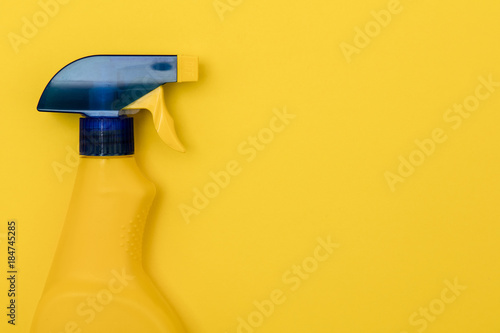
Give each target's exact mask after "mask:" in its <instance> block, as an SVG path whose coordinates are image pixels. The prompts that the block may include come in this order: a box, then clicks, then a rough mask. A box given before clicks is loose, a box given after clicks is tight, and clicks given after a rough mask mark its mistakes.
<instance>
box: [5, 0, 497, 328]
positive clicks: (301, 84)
mask: <svg viewBox="0 0 500 333" xmlns="http://www.w3.org/2000/svg"><path fill="white" fill-rule="evenodd" d="M228 1H229V0H221V3H223V4H226V6H230V7H231V9H232V10H228V11H226V12H224V14H223V15H222V17H223V18H224V19H223V20H222V19H221V17H220V15H219V14H218V13H217V11H216V9H215V8H214V6H213V2H212V0H184V1H172V0H144V1H119V2H116V1H113V2H112V1H97V0H87V1H83V0H71V1H69V2H68V3H67V4H64V5H63V4H60V5H59V9H58V12H57V13H55V15H54V16H53V17H50V18H49V19H48V22H42V23H45V25H43V26H41V27H40V28H38V32H36V33H35V34H34V36H32V37H30V38H27V43H23V44H21V45H18V52H15V48H14V47H13V46H12V44H11V42H9V37H8V36H9V34H10V33H15V34H18V35H22V28H23V24H24V23H23V18H26V19H27V20H29V21H32V20H33V16H34V15H35V16H36V15H37V13H39V12H40V11H41V10H42V9H41V7H40V4H38V3H37V2H36V1H34V0H30V1H23V2H16V3H11V4H8V5H7V4H4V5H5V8H4V9H3V10H1V11H0V20H1V22H2V24H1V26H0V36H1V39H0V45H1V46H0V47H1V52H0V69H1V71H0V73H1V74H2V76H1V79H0V100H1V102H2V103H1V104H2V106H1V116H2V118H1V122H0V126H1V127H0V141H1V153H2V162H1V166H0V174H1V184H2V185H1V194H0V195H1V206H0V208H1V209H0V228H1V229H0V235H1V237H2V239H0V241H1V242H2V244H1V245H0V249H1V250H0V263H1V265H0V269H1V272H2V273H1V274H0V277H1V279H0V295H2V296H1V297H0V302H1V304H0V305H1V306H0V308H1V309H2V310H1V318H3V319H2V320H1V322H0V330H1V331H2V332H7V333H10V332H18V333H25V332H28V330H29V325H30V323H31V317H32V315H33V313H34V310H35V306H36V303H37V301H38V298H39V297H40V295H41V292H42V288H43V285H44V281H45V278H46V275H47V273H48V270H49V267H50V263H51V258H52V256H53V253H54V251H55V247H56V244H57V240H58V236H59V233H60V230H61V227H62V225H63V222H64V217H65V214H66V207H67V204H68V202H69V199H70V194H71V190H72V186H73V181H74V177H75V171H76V168H75V167H74V165H73V166H69V167H70V169H71V170H72V171H71V172H67V173H65V174H63V175H62V181H60V179H58V177H57V175H56V173H55V172H54V169H53V165H54V163H60V164H61V165H67V166H68V165H69V164H73V163H71V160H70V161H66V158H67V157H68V149H69V151H76V150H77V144H78V116H75V115H73V116H69V115H66V116H65V115H57V114H42V113H38V112H37V111H36V104H37V102H38V98H39V96H40V94H41V92H42V91H43V88H44V87H45V85H46V84H47V83H48V81H49V80H50V78H51V77H52V76H53V75H54V74H55V73H56V72H57V71H58V70H59V69H60V68H62V67H63V66H64V65H66V64H67V63H69V62H71V61H73V60H75V59H77V58H80V57H83V56H87V55H91V54H177V53H181V54H190V55H198V56H199V57H200V80H199V82H198V83H183V84H171V85H170V87H169V89H168V91H167V95H166V103H167V106H168V107H169V109H170V111H171V113H172V115H173V117H174V119H175V121H176V127H177V131H178V133H179V136H180V139H181V141H183V143H184V144H185V145H186V148H187V150H188V152H187V153H186V154H179V153H176V152H174V151H173V150H170V149H169V148H168V147H166V146H165V145H163V143H162V142H161V141H160V139H159V137H158V136H157V135H156V134H155V132H154V129H153V126H152V125H153V124H152V120H151V116H149V115H147V114H141V115H138V116H137V117H136V121H135V124H136V151H137V154H136V155H137V159H138V163H139V164H140V166H141V168H142V169H143V170H144V173H145V174H146V175H147V176H148V178H150V179H151V180H153V181H154V183H155V184H156V185H157V189H158V195H157V198H156V201H155V204H154V206H153V208H152V211H151V214H150V219H149V224H148V227H147V230H146V236H145V257H144V260H145V268H146V270H147V271H148V272H149V273H150V274H151V276H152V277H153V279H154V281H155V282H156V284H157V285H158V286H159V288H160V289H161V291H162V292H163V293H164V294H165V295H167V297H168V299H169V300H170V301H171V303H172V304H173V305H174V307H175V308H176V309H177V311H178V313H179V314H180V316H181V318H182V319H183V321H184V322H185V324H186V326H187V328H188V330H189V332H192V333H212V332H214V333H215V332H220V333H223V332H227V333H233V332H237V328H238V317H241V318H244V320H248V316H249V315H250V316H251V315H252V313H253V312H254V311H256V307H255V305H254V301H259V302H261V301H263V300H265V299H269V297H270V294H271V292H272V291H273V290H276V289H279V290H281V291H283V293H284V295H285V297H286V301H284V302H283V304H279V305H276V307H275V309H274V312H273V313H272V314H271V315H270V316H269V317H266V318H265V319H264V320H263V322H262V323H259V325H257V326H258V327H256V328H254V329H253V330H254V331H255V332H262V333H265V332H294V333H299V332H318V333H330V332H342V333H352V332H384V333H386V332H393V333H400V332H402V331H403V332H405V331H406V332H408V333H412V332H419V331H421V332H422V331H425V332H456V333H458V332H467V333H468V332H498V331H499V330H500V321H499V320H498V314H499V311H500V287H499V280H500V269H499V267H498V265H499V255H500V245H499V242H498V240H499V238H500V223H498V222H499V217H500V210H499V207H500V205H499V204H498V202H497V201H498V199H499V198H500V197H499V194H500V177H499V175H498V165H499V162H500V146H499V144H498V143H499V142H500V141H499V139H500V134H499V130H498V128H499V123H500V113H499V112H498V110H500V91H496V92H494V93H492V94H491V96H490V97H489V98H488V99H486V100H485V101H482V102H481V104H480V106H479V108H478V109H477V110H476V111H474V112H473V113H472V114H471V116H470V117H469V118H467V119H464V120H463V123H462V124H461V126H460V128H458V129H456V130H454V129H453V128H452V127H451V125H452V123H447V122H446V121H445V120H444V119H443V116H444V115H445V113H446V112H447V110H448V109H449V108H450V107H452V106H453V104H455V103H463V102H464V99H466V98H467V97H468V96H471V95H474V93H475V89H476V87H477V86H478V84H480V82H479V80H478V77H481V76H482V77H484V78H488V76H490V75H491V76H492V78H493V80H494V81H496V82H498V81H500V42H499V36H500V25H499V24H498V17H499V16H500V3H497V2H494V1H488V2H477V1H450V0H446V1H431V0H418V1H415V0H413V1H410V0H401V2H400V6H401V8H399V9H400V12H399V13H398V14H393V15H392V19H391V22H390V23H389V24H387V26H386V27H382V28H381V30H380V31H379V32H378V31H376V30H375V32H373V31H372V32H371V34H372V35H373V36H374V37H373V38H371V42H370V43H369V45H367V46H366V47H364V48H360V50H359V54H354V55H353V56H352V59H351V60H352V61H351V62H350V63H348V61H347V59H346V57H345V56H344V54H343V53H342V51H341V47H340V46H341V43H349V44H353V43H354V38H355V36H356V30H355V29H356V27H359V28H360V29H364V28H365V25H366V24H369V26H370V22H372V21H374V17H373V16H372V14H371V12H372V11H376V12H379V11H380V10H384V9H387V8H388V6H389V2H388V1H386V0H370V1H363V2H359V1H347V0H337V1H312V2H311V1H309V2H307V1H297V2H293V1H284V0H280V1H264V0H246V1H237V0H232V1H229V2H228ZM372 27H373V24H372ZM10 36H12V35H10ZM499 90H500V89H499ZM283 108H286V110H287V112H288V113H290V114H293V115H295V116H296V117H295V118H294V119H293V120H291V121H290V123H289V124H288V125H287V126H286V128H285V130H283V131H282V132H281V133H277V134H276V135H275V138H274V140H272V141H271V142H270V143H269V144H267V145H266V147H265V149H263V150H262V151H259V152H258V154H257V156H256V157H255V159H254V160H253V161H251V162H248V161H247V160H246V157H247V155H242V154H240V153H239V152H238V146H239V145H240V144H243V143H244V142H245V141H246V140H247V138H248V137H249V136H256V135H258V134H259V133H260V132H261V131H262V130H263V129H264V128H266V127H268V126H269V122H270V121H271V119H272V118H273V116H274V113H273V110H275V109H278V110H283ZM435 128H441V129H443V130H444V131H445V133H446V135H447V140H446V141H445V142H444V143H442V144H436V148H435V152H434V153H433V154H431V155H430V156H428V157H427V158H426V159H425V161H424V162H423V163H422V165H420V166H418V167H417V168H416V169H415V172H414V174H413V175H411V176H409V177H407V178H405V181H404V183H398V184H396V185H395V191H391V188H390V186H389V185H388V183H387V181H386V178H385V176H384V174H385V173H386V171H390V172H392V173H397V172H398V171H397V169H398V165H399V163H400V162H399V156H400V155H401V156H403V157H405V158H408V157H409V156H410V154H411V153H412V152H413V151H414V150H415V149H417V146H416V144H415V140H417V139H418V140H424V139H426V138H430V137H431V133H432V131H433V130H434V129H435ZM232 160H235V161H237V162H238V163H239V165H240V167H241V173H240V174H238V175H237V176H234V177H233V178H232V179H231V183H230V184H229V185H228V186H227V187H226V188H224V189H221V190H220V193H219V194H218V195H217V196H216V197H215V198H213V199H211V200H210V203H209V205H208V207H207V208H205V209H202V210H201V211H200V214H199V215H194V216H192V218H191V221H190V223H186V221H185V219H183V217H182V214H181V213H180V210H179V206H180V205H181V204H186V205H192V200H193V197H194V192H193V191H194V190H195V189H202V188H203V187H204V186H205V185H207V184H209V183H210V182H211V178H210V175H209V173H210V172H215V173H217V172H219V171H221V170H224V169H225V167H226V165H227V163H228V162H229V161H232ZM68 162H70V163H69V164H68ZM10 219H15V220H16V221H17V223H18V228H19V232H18V234H19V242H18V250H17V251H18V262H19V264H18V265H19V285H18V292H19V295H20V296H19V299H18V305H19V308H18V318H17V320H18V325H16V326H15V327H12V326H10V325H7V324H6V321H7V317H6V316H5V315H4V313H5V312H6V309H5V307H6V306H7V301H8V299H7V297H6V291H7V281H6V280H5V278H4V276H5V275H6V273H5V271H6V260H7V259H6V248H5V232H6V228H7V221H8V220H10ZM96 232H98V231H96ZM318 237H320V238H322V239H325V240H326V239H328V237H331V240H332V241H333V242H335V243H338V244H340V246H339V247H338V249H335V250H334V251H333V253H332V254H331V255H330V256H329V257H328V259H327V260H325V261H323V262H320V263H319V264H318V266H317V268H315V269H314V270H313V272H312V273H311V274H310V276H309V278H307V279H305V278H304V279H303V280H301V284H300V286H299V287H298V288H297V289H296V290H292V289H291V286H292V285H291V284H289V283H286V281H285V280H284V279H283V275H284V274H287V272H288V271H289V270H290V269H292V268H293V265H301V264H302V263H303V261H304V260H306V262H309V263H310V262H311V260H310V258H309V261H308V257H312V256H313V255H314V251H315V248H316V246H317V245H318V241H317V239H318ZM89 241H90V240H89ZM103 255H106V254H105V253H103ZM455 279H457V281H458V283H459V284H460V285H462V286H466V287H467V288H466V289H465V290H463V291H461V292H460V295H459V296H458V297H456V300H455V301H453V302H451V303H450V304H445V309H444V310H443V309H441V310H443V311H440V312H442V313H439V315H437V316H435V318H434V319H433V320H432V321H431V320H428V321H427V324H426V327H425V330H424V329H423V324H420V325H415V324H411V323H410V318H411V316H412V314H414V313H415V312H418V311H420V310H421V309H422V308H428V307H429V306H431V305H432V306H438V305H439V304H444V303H442V302H441V303H440V301H439V299H440V298H441V294H442V291H443V290H445V288H447V284H446V282H445V281H448V282H449V283H453V282H454V280H455ZM448 295H451V294H448ZM419 318H421V317H419ZM240 331H241V330H240ZM242 332H243V331H242Z"/></svg>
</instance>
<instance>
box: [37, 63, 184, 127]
mask: <svg viewBox="0 0 500 333" xmlns="http://www.w3.org/2000/svg"><path fill="white" fill-rule="evenodd" d="M167 82H177V56H163V55H96V56H90V57H85V58H82V59H79V60H76V61H74V62H72V63H71V64H69V65H67V66H66V67H64V68H63V69H61V70H60V71H59V72H58V73H57V74H56V75H55V76H54V77H53V78H52V80H51V81H50V82H49V84H48V85H47V87H46V88H45V90H44V92H43V94H42V96H41V97H40V101H39V102H38V107H37V109H38V111H45V112H68V113H80V114H84V115H86V116H89V117H118V116H119V111H120V110H121V109H122V108H124V107H125V106H127V105H128V104H130V103H132V102H134V101H136V100H138V99H139V98H141V97H142V96H144V95H146V94H148V93H149V92H151V91H153V90H154V89H156V88H158V87H159V86H161V85H163V84H165V83H167Z"/></svg>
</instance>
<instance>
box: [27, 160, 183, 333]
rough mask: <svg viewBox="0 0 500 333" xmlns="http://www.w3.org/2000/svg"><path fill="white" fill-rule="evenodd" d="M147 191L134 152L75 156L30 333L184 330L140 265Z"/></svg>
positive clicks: (151, 188) (148, 187) (150, 192)
mask: <svg viewBox="0 0 500 333" xmlns="http://www.w3.org/2000/svg"><path fill="white" fill-rule="evenodd" d="M154 196H155V187H154V185H153V184H152V183H151V182H150V181H149V180H147V179H146V178H145V177H144V176H143V175H142V172H141V171H140V170H139V168H138V166H137V164H136V161H135V158H134V157H133V155H129V156H115V157H80V164H79V167H78V172H77V176H76V181H75V186H74V190H73V195H72V199H71V202H70V205H69V209H68V214H67V218H66V223H65V225H64V228H63V231H62V233H61V237H60V240H59V244H58V248H57V251H56V254H55V257H54V260H53V264H52V267H51V270H50V273H49V276H48V278H47V282H46V285H45V289H44V292H43V295H42V298H41V300H40V302H39V304H38V308H37V310H36V313H35V317H34V320H33V323H32V328H31V332H32V333H46V332H57V333H66V332H71V333H78V332H86V333H87V332H88V333H97V332H99V333H101V332H119V333H138V332H149V333H155V332H158V333H181V332H185V330H184V328H183V326H182V323H181V322H180V320H179V319H178V317H177V315H176V314H175V312H174V311H173V309H172V308H171V307H170V305H169V304H168V303H167V301H166V300H165V299H164V297H163V295H161V293H160V292H159V291H158V290H157V288H156V287H155V286H154V284H153V283H152V281H151V279H150V278H149V276H148V275H147V274H146V273H145V271H144V269H143V267H142V235H143V231H144V226H145V222H146V219H147V215H148V212H149V208H150V206H151V203H152V201H153V199H154Z"/></svg>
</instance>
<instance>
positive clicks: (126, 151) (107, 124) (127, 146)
mask: <svg viewBox="0 0 500 333" xmlns="http://www.w3.org/2000/svg"><path fill="white" fill-rule="evenodd" d="M132 154H134V119H133V118H131V117H119V118H80V155H83V156H123V155H132Z"/></svg>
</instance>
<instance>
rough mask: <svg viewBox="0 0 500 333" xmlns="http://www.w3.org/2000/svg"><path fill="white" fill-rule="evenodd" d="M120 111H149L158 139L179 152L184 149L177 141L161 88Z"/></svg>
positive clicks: (172, 120)
mask: <svg viewBox="0 0 500 333" xmlns="http://www.w3.org/2000/svg"><path fill="white" fill-rule="evenodd" d="M122 110H149V111H150V112H151V114H152V115H153V122H154V124H155V128H156V131H157V132H158V134H159V135H160V138H161V139H162V140H163V142H165V143H166V144H167V145H168V146H169V147H171V148H172V149H175V150H177V151H180V152H185V151H186V149H185V148H184V146H183V145H182V143H181V142H180V141H179V138H178V137H177V133H176V132H175V126H174V119H173V118H172V116H171V115H170V113H169V112H168V110H167V107H166V106H165V99H164V95H163V86H160V87H158V88H156V89H155V90H153V91H151V92H150V93H148V94H146V95H144V96H142V97H141V98H139V99H138V100H136V101H134V102H132V103H131V104H129V105H127V106H126V107H124V108H123V109H122Z"/></svg>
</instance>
